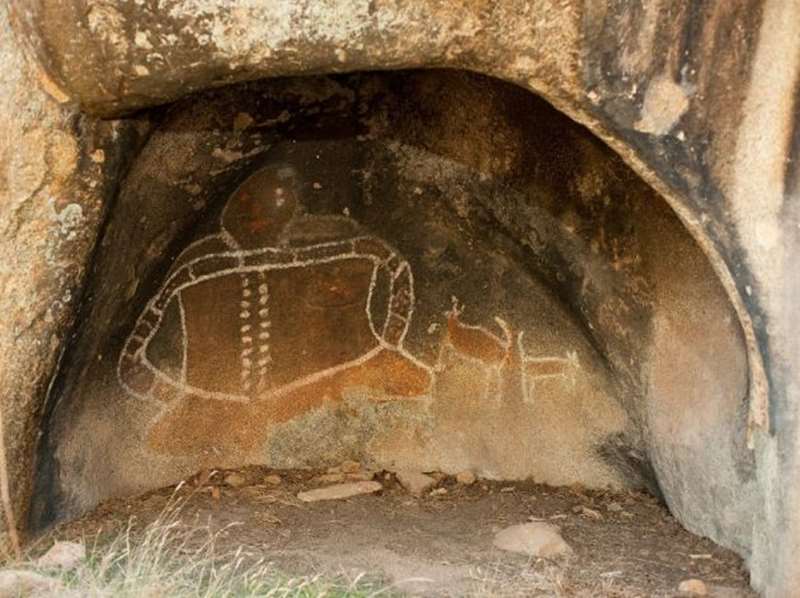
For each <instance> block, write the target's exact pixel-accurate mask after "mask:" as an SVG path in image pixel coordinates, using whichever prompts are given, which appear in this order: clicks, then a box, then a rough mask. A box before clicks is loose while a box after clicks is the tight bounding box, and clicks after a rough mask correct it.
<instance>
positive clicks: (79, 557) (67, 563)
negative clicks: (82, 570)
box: [36, 542, 86, 570]
mask: <svg viewBox="0 0 800 598" xmlns="http://www.w3.org/2000/svg"><path fill="white" fill-rule="evenodd" d="M85 558H86V547H85V546H84V545H83V544H80V543H78V542H56V543H55V544H53V546H51V547H50V549H49V550H48V551H47V552H45V553H44V554H43V555H42V556H40V557H39V558H38V559H36V564H37V565H38V566H39V567H53V568H58V569H67V570H69V569H74V568H75V567H77V566H78V565H80V564H81V562H82V561H83V559H85Z"/></svg>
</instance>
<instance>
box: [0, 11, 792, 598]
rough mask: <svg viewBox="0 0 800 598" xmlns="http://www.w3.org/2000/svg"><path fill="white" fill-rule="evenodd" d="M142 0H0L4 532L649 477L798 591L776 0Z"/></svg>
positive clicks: (786, 88) (788, 92) (706, 530)
mask: <svg viewBox="0 0 800 598" xmlns="http://www.w3.org/2000/svg"><path fill="white" fill-rule="evenodd" d="M166 4H168V5H169V6H165V5H164V3H154V2H148V1H145V2H126V3H113V2H105V1H101V0H64V1H62V0H59V1H55V0H42V1H40V2H35V3H29V2H24V1H21V0H12V1H11V2H10V3H3V4H2V5H0V34H2V38H0V66H3V68H4V72H5V73H6V77H5V79H4V81H3V82H0V130H2V131H3V135H1V136H0V157H2V162H0V165H2V169H0V199H2V200H3V202H2V207H0V257H1V258H2V263H3V264H4V265H5V266H4V269H3V270H1V271H0V282H2V285H3V292H2V293H1V294H0V311H2V313H3V314H4V317H5V322H4V323H2V324H0V360H2V368H1V369H0V407H2V410H0V414H2V416H3V421H2V431H3V432H4V435H5V437H4V439H3V440H4V442H3V447H4V448H5V449H6V453H7V455H6V457H7V458H6V462H7V468H8V471H7V474H8V475H7V477H8V480H9V484H8V485H9V490H10V499H11V500H10V501H9V505H10V506H12V507H13V510H14V511H15V512H16V514H17V519H18V521H17V524H16V525H15V527H18V528H19V530H20V531H21V532H23V533H24V532H30V531H33V530H38V529H41V528H42V527H44V526H46V525H47V524H49V523H51V522H54V521H58V520H62V519H65V518H69V517H72V516H74V515H76V514H78V513H81V512H83V511H85V510H86V509H88V508H90V507H91V506H93V505H95V504H97V503H98V502H99V501H101V500H103V499H104V498H107V497H111V496H119V495H125V494H128V493H133V492H138V491H140V490H144V489H147V488H152V487H155V486H159V485H162V484H166V483H169V482H174V481H175V480H178V479H181V478H182V477H184V476H186V475H188V474H190V473H192V472H194V471H197V470H198V469H201V468H204V467H214V466H229V465H230V466H234V465H240V464H243V463H259V464H267V465H273V466H277V467H306V466H309V467H310V466H324V465H327V464H329V463H331V462H333V461H338V460H341V459H343V458H353V459H358V460H361V461H363V462H365V463H369V464H370V465H371V466H374V467H386V468H402V467H406V468H412V469H420V470H424V469H440V470H443V471H448V472H455V471H458V470H461V469H471V470H473V471H475V472H476V473H479V474H480V475H482V476H485V477H489V478H495V479H520V478H533V479H535V480H537V481H540V482H546V483H550V484H571V483H575V482H578V483H581V484H585V485H587V486H591V487H606V486H611V487H614V488H632V487H636V488H638V487H645V488H648V489H649V490H650V491H651V492H654V493H657V494H659V495H660V496H661V497H662V498H663V499H664V501H665V502H666V504H667V505H668V506H669V508H670V510H671V511H672V512H673V513H674V514H675V516H676V517H677V518H678V520H679V521H680V522H681V523H682V524H683V525H685V526H686V527H687V528H688V529H690V530H691V531H694V532H696V533H699V534H703V535H706V536H709V537H711V538H712V539H714V540H715V541H717V542H719V543H721V544H723V545H725V546H728V547H731V548H733V549H735V550H736V551H737V552H738V553H739V554H741V555H742V556H744V557H745V558H747V560H748V566H749V567H750V569H751V571H752V574H753V583H754V585H755V586H756V587H758V588H759V589H761V590H763V591H764V592H765V593H767V594H768V595H770V596H789V595H792V591H793V590H794V588H796V587H797V583H798V580H800V568H799V567H798V564H797V563H798V561H797V559H796V553H797V547H798V546H800V533H798V531H799V530H800V518H798V515H797V514H798V513H800V509H798V508H797V505H798V504H800V498H799V497H800V483H798V476H797V463H798V459H799V458H800V457H798V455H800V449H798V447H800V441H798V439H800V433H798V424H797V422H798V421H800V419H798V417H797V404H798V392H799V391H798V388H800V385H799V384H798V375H797V371H798V368H799V367H800V366H799V365H798V364H800V347H798V339H799V338H800V333H798V320H797V318H796V312H797V310H796V300H795V298H796V296H797V293H798V292H800V291H798V285H800V278H799V277H798V276H797V273H796V263H797V258H798V256H800V235H798V232H797V231H798V230H800V228H798V225H797V223H798V214H800V210H798V189H800V185H799V184H798V181H800V175H798V172H800V170H798V164H800V160H798V158H797V156H798V152H800V142H799V141H798V139H800V126H799V125H798V123H799V122H800V119H799V118H798V117H797V106H798V105H800V103H799V102H798V99H797V89H798V83H797V82H798V80H800V49H798V48H800V46H799V45H798V44H800V42H798V40H800V35H798V31H797V27H798V25H797V23H800V4H798V1H797V0H763V1H759V2H747V3H744V2H730V3H706V4H702V5H701V3H692V2H688V1H686V2H661V1H656V0H654V1H653V2H645V3H627V4H626V3H611V2H590V3H584V2H579V1H577V0H568V1H559V2H555V1H545V2H529V1H527V0H514V1H513V2H512V1H510V2H503V3H494V4H492V3H488V4H485V3H480V2H475V3H473V2H457V3H452V2H444V3H442V2H430V1H427V0H413V1H412V0H408V1H386V2H363V3H361V2H352V3H341V5H336V6H333V5H332V4H330V3H321V2H308V1H298V2H291V3H275V6H274V7H272V6H270V7H267V6H266V4H265V5H263V6H262V5H260V4H254V5H249V4H248V5H247V6H239V7H232V6H231V5H230V3H227V2H219V1H218V0H202V1H196V0H192V1H189V0H174V2H171V3H166ZM776 57H780V59H778V58H776ZM578 123H581V124H578ZM7 506H8V505H7ZM6 525H8V521H6Z"/></svg>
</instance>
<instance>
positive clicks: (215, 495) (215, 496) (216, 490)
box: [211, 486, 222, 500]
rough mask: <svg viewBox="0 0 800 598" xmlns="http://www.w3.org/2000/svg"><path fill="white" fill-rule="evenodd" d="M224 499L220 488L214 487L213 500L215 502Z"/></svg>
mask: <svg viewBox="0 0 800 598" xmlns="http://www.w3.org/2000/svg"><path fill="white" fill-rule="evenodd" d="M221 497H222V492H221V491H220V489H219V486H212V487H211V498H213V499H214V500H219V499H220V498H221Z"/></svg>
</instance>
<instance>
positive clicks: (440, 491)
mask: <svg viewBox="0 0 800 598" xmlns="http://www.w3.org/2000/svg"><path fill="white" fill-rule="evenodd" d="M445 494H447V488H434V489H433V490H431V496H443V495H445Z"/></svg>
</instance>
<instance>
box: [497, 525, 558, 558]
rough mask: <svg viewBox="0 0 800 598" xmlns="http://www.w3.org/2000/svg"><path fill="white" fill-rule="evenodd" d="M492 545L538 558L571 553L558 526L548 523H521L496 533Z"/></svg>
mask: <svg viewBox="0 0 800 598" xmlns="http://www.w3.org/2000/svg"><path fill="white" fill-rule="evenodd" d="M493 543H494V545H495V546H496V547H497V548H499V549H501V550H508V551H510V552H518V553H521V554H527V555H529V556H535V557H540V558H553V557H557V556H565V555H568V554H571V553H572V548H570V546H569V544H567V543H566V542H565V541H564V538H562V537H561V534H560V533H559V531H558V528H556V527H554V526H552V525H550V524H549V523H521V524H519V525H512V526H511V527H507V528H505V529H504V530H502V531H500V532H498V533H497V535H496V536H495V537H494V542H493Z"/></svg>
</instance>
